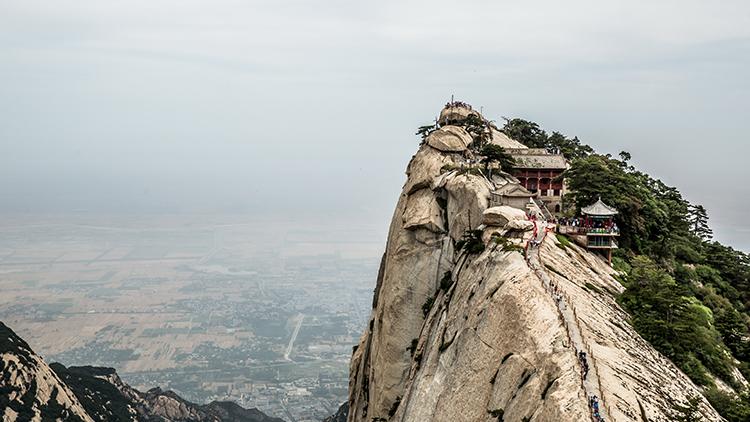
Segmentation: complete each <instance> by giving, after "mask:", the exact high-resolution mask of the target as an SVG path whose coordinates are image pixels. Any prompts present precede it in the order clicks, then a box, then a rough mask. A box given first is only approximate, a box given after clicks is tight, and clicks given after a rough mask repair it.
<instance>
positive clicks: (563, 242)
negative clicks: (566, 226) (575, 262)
mask: <svg viewBox="0 0 750 422" xmlns="http://www.w3.org/2000/svg"><path fill="white" fill-rule="evenodd" d="M555 237H556V238H557V241H558V242H559V243H558V245H557V246H558V247H559V248H560V249H566V248H568V247H570V240H569V239H568V238H567V237H566V236H563V235H561V234H555Z"/></svg>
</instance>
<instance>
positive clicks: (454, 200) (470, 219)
mask: <svg viewBox="0 0 750 422" xmlns="http://www.w3.org/2000/svg"><path fill="white" fill-rule="evenodd" d="M491 188H492V186H490V184H489V183H488V182H487V180H486V179H485V178H483V177H481V176H477V175H474V174H459V175H456V176H455V177H451V178H449V179H448V180H447V182H446V183H445V191H446V192H447V193H448V228H449V234H450V236H451V238H452V239H453V240H454V241H456V242H458V241H459V240H461V238H462V237H463V236H464V233H465V232H466V230H473V229H476V228H477V227H478V226H479V225H480V224H482V211H484V210H485V209H487V205H488V204H489V197H490V190H491Z"/></svg>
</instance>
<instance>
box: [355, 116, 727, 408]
mask: <svg viewBox="0 0 750 422" xmlns="http://www.w3.org/2000/svg"><path fill="white" fill-rule="evenodd" d="M459 117H460V116H459ZM447 126H450V125H447ZM436 134H438V135H436ZM464 136H467V135H465V134H464V133H462V132H461V131H459V130H455V129H450V128H448V129H446V125H444V126H443V127H442V128H441V129H439V130H438V131H435V132H433V133H432V134H430V135H429V136H427V138H426V139H425V142H423V143H422V145H421V146H420V148H419V151H418V152H417V153H416V155H415V156H414V157H413V158H412V160H411V162H410V163H409V166H408V168H407V172H406V173H407V181H406V184H405V185H404V188H403V191H402V194H401V196H400V198H399V201H398V204H397V205H396V210H395V212H394V216H393V219H392V222H391V227H390V231H389V235H388V242H387V245H386V251H385V254H384V256H383V260H382V263H381V268H380V271H379V274H378V280H377V285H376V290H375V296H374V299H373V310H372V316H371V319H370V323H369V326H368V328H367V330H366V331H365V333H364V334H363V336H362V338H361V339H360V342H359V345H358V346H357V347H356V348H355V351H354V353H353V356H352V361H351V370H350V398H349V406H350V410H349V418H348V420H349V421H351V422H358V421H368V422H370V421H390V420H392V421H428V420H432V421H498V420H505V421H522V420H526V421H552V420H560V421H587V420H592V415H593V409H592V406H591V404H590V401H589V396H590V395H591V394H592V392H595V393H596V395H597V396H598V399H599V401H598V408H599V409H600V413H601V415H602V416H604V417H605V419H606V420H614V421H671V420H674V414H675V411H674V406H675V405H677V404H685V403H687V401H688V398H689V397H693V396H694V397H699V398H700V400H701V402H700V404H699V406H700V413H701V414H702V417H703V418H704V420H709V421H714V420H716V421H719V420H722V419H721V417H720V416H719V415H718V414H717V413H716V412H715V411H714V409H713V408H711V406H710V405H709V404H708V402H706V401H705V400H703V399H702V396H701V394H700V391H699V390H698V389H697V388H696V387H695V386H694V385H693V383H692V382H691V381H690V380H689V379H688V378H687V377H686V376H685V375H684V374H683V373H682V372H680V370H679V369H677V367H675V366H674V365H673V364H672V363H671V362H670V361H669V360H668V359H666V358H664V357H663V356H662V355H660V354H659V353H658V352H657V351H656V350H654V349H653V348H652V347H651V346H650V345H649V344H648V343H647V342H646V341H644V340H643V339H642V338H641V337H640V336H639V335H638V334H637V333H636V332H635V331H634V330H633V328H632V327H631V326H630V325H629V323H628V317H627V314H626V313H625V312H624V311H623V310H622V309H621V308H620V307H619V305H618V304H617V303H616V302H615V300H614V295H616V294H617V293H619V292H620V291H621V290H622V287H621V286H620V284H619V283H618V282H617V281H616V280H615V279H614V278H613V277H612V270H611V269H610V268H609V266H608V265H607V264H606V262H605V261H603V260H602V259H601V258H600V257H599V256H597V255H594V254H592V253H590V252H588V251H586V250H584V249H581V248H579V247H577V246H574V245H572V244H565V245H563V244H561V243H559V242H558V241H557V239H556V238H555V236H554V235H548V236H543V233H544V229H545V228H544V227H543V225H542V226H540V227H538V230H537V231H532V230H530V229H531V227H530V225H529V222H528V221H525V220H521V219H518V218H517V217H515V216H513V215H509V216H508V217H507V218H501V219H500V220H499V221H497V220H494V221H493V220H492V219H491V218H490V217H491V216H492V215H493V213H494V214H496V213H497V212H498V211H497V210H496V209H494V208H493V209H492V210H491V211H492V212H490V213H485V212H486V211H487V209H488V208H489V205H490V204H489V197H490V192H491V191H492V190H493V189H496V188H497V187H499V186H500V185H503V184H507V183H514V179H513V178H512V177H511V176H509V175H507V174H504V173H502V172H498V171H495V172H494V173H495V175H494V176H493V177H491V178H488V177H485V174H486V172H481V171H477V170H478V169H479V170H481V169H480V167H479V166H477V165H476V164H475V163H476V162H477V159H478V158H480V157H477V156H476V154H475V152H472V150H471V149H470V148H468V147H467V146H468V145H470V144H471V140H470V139H465V138H464ZM433 137H436V138H438V139H433ZM451 137H455V138H459V139H450V138H451ZM460 138H463V139H460ZM490 142H494V143H497V144H500V143H499V142H495V139H494V138H492V139H491V141H490ZM506 142H507V141H506ZM501 214H502V213H501ZM474 229H480V230H482V233H481V236H480V238H481V239H482V242H483V243H484V244H485V245H486V246H485V248H484V250H483V251H480V250H481V248H477V249H475V250H474V251H473V253H472V251H471V250H470V249H471V248H470V247H469V246H467V245H468V244H470V243H472V242H474V243H476V239H473V240H472V239H468V240H469V242H468V243H465V242H464V240H467V239H464V235H465V233H467V230H474ZM535 233H538V234H539V235H540V237H539V238H537V239H536V240H539V241H540V244H539V246H538V247H536V246H532V249H531V250H530V251H529V252H528V256H527V255H526V254H524V253H523V250H522V249H521V248H519V246H521V247H522V246H525V245H526V244H527V243H528V241H529V240H531V239H532V237H534V236H535ZM462 243H463V244H464V245H465V246H464V247H463V248H461V247H460V246H461V244H462ZM519 250H520V251H519ZM519 252H520V253H519ZM527 258H528V260H527ZM580 352H584V353H586V357H585V358H584V360H585V365H587V366H588V367H589V368H590V370H589V371H588V373H587V374H586V376H585V377H583V376H582V375H583V368H582V366H583V365H584V364H583V363H582V362H583V361H582V360H581V359H580V357H579V356H580V355H579V353H580Z"/></svg>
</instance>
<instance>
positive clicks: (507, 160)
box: [480, 144, 516, 171]
mask: <svg viewBox="0 0 750 422" xmlns="http://www.w3.org/2000/svg"><path fill="white" fill-rule="evenodd" d="M480 154H481V155H483V156H484V157H483V158H482V163H483V164H484V168H485V170H486V169H487V168H488V167H489V165H490V164H491V163H493V162H496V163H498V164H500V168H501V169H503V170H505V171H508V170H509V169H512V168H513V167H515V166H516V160H515V159H514V158H513V157H512V156H511V155H510V154H508V153H507V152H505V149H504V148H503V147H501V146H500V145H495V144H487V145H485V146H484V147H482V150H481V151H480Z"/></svg>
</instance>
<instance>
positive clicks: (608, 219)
mask: <svg viewBox="0 0 750 422" xmlns="http://www.w3.org/2000/svg"><path fill="white" fill-rule="evenodd" d="M617 214H618V212H617V210H616V209H615V208H613V207H610V206H609V205H607V204H605V203H604V202H602V199H601V198H599V200H598V201H596V202H595V203H593V204H591V205H589V206H588V207H583V208H581V215H582V217H580V218H575V219H569V220H566V221H565V224H562V225H561V226H560V227H559V228H558V231H559V232H560V233H563V234H568V235H571V236H572V238H573V240H575V241H576V243H578V244H580V245H582V246H585V247H586V248H588V249H593V250H602V251H604V252H606V254H607V261H608V262H609V263H610V264H611V263H612V250H613V249H617V243H616V242H615V239H616V238H617V237H618V236H620V229H619V228H618V227H617V224H616V223H615V222H614V217H615V215H617Z"/></svg>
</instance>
